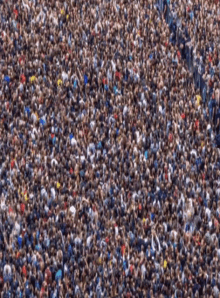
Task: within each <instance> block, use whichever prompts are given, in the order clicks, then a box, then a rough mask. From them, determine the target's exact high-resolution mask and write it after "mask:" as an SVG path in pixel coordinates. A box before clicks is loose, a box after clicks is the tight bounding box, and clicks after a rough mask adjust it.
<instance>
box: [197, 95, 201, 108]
mask: <svg viewBox="0 0 220 298" xmlns="http://www.w3.org/2000/svg"><path fill="white" fill-rule="evenodd" d="M201 100H202V97H201V96H200V95H196V103H197V106H200V103H201Z"/></svg>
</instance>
